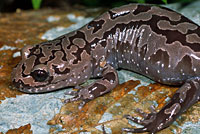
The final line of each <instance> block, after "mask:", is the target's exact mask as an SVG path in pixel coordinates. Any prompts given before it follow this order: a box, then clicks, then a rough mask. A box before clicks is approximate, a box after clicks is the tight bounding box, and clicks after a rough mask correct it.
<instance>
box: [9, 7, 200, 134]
mask: <svg viewBox="0 0 200 134" xmlns="http://www.w3.org/2000/svg"><path fill="white" fill-rule="evenodd" d="M118 68H123V69H128V70H131V71H134V72H137V73H140V74H142V75H145V76H147V77H149V78H151V79H152V80H154V81H157V82H160V83H163V84H167V85H181V88H180V89H179V90H178V91H177V92H176V93H175V95H174V96H173V98H172V99H171V100H170V101H169V102H168V104H167V105H165V106H164V107H163V108H162V109H161V110H160V111H159V112H156V111H155V110H154V109H153V108H151V110H152V113H150V114H146V113H143V112H142V111H141V110H138V112H140V113H142V115H143V116H144V119H143V120H138V119H136V118H134V117H131V116H129V115H126V116H125V117H126V118H127V119H130V120H133V121H134V122H136V123H138V124H141V125H143V126H144V127H143V128H139V129H133V128H124V129H123V131H127V132H149V133H152V134H153V133H156V132H157V131H160V130H162V129H164V128H166V127H168V126H169V125H170V124H171V123H172V122H173V121H174V120H175V119H176V118H177V117H178V116H180V115H181V114H182V113H183V112H184V111H186V110H187V109H188V108H189V107H190V106H191V105H193V104H194V103H196V102H197V101H199V100H200V77H199V76H200V27H199V26H198V25H196V24H195V23H193V22H192V21H190V20H189V19H187V18H186V17H184V16H182V15H181V14H178V13H176V12H174V11H172V10H169V9H167V8H161V7H156V6H152V5H138V4H130V5H126V6H122V7H120V8H115V9H112V10H110V11H108V12H106V13H104V14H103V15H101V16H100V17H98V18H96V19H95V20H93V21H92V22H90V23H89V24H87V25H85V26H84V27H82V28H80V29H78V30H76V31H73V32H71V33H69V34H66V35H63V36H61V37H58V38H57V39H55V40H52V41H48V42H43V43H41V44H37V45H34V46H26V47H25V48H23V49H22V60H21V62H20V63H19V64H18V65H17V66H16V67H15V68H14V69H13V73H12V81H13V83H14V85H15V86H16V87H17V88H18V89H19V90H20V91H23V92H28V93H41V92H48V91H52V90H57V89H59V88H63V87H68V86H78V85H80V84H81V83H83V82H85V81H86V80H87V79H89V78H93V77H99V79H98V80H97V81H96V82H94V83H92V84H91V85H88V86H87V87H80V88H79V91H77V92H75V91H73V92H68V94H71V95H74V98H72V99H68V100H66V102H72V101H76V100H80V99H81V100H82V103H81V104H80V108H81V107H82V106H83V105H84V104H85V103H86V102H88V101H90V100H92V99H95V98H96V97H98V96H100V95H103V94H105V93H107V92H109V91H111V90H112V89H113V88H114V87H116V85H117V84H118V76H117V72H116V69H118Z"/></svg>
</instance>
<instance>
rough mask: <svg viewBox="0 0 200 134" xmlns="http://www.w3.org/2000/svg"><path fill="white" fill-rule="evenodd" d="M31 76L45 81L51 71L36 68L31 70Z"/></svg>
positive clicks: (36, 79) (39, 80)
mask: <svg viewBox="0 0 200 134" xmlns="http://www.w3.org/2000/svg"><path fill="white" fill-rule="evenodd" d="M31 76H32V77H33V78H34V79H35V81H38V82H43V81H45V80H46V79H47V78H48V77H49V73H48V72H46V71H44V70H35V71H33V72H31Z"/></svg>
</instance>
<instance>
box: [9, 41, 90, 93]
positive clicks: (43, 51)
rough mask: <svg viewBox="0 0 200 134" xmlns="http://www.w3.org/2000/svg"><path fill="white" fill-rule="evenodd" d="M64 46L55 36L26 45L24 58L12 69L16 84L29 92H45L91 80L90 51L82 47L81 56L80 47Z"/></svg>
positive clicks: (20, 88) (23, 53) (22, 53)
mask: <svg viewBox="0 0 200 134" xmlns="http://www.w3.org/2000/svg"><path fill="white" fill-rule="evenodd" d="M63 46H64V45H63ZM63 46H62V45H61V43H59V42H58V40H55V41H51V42H45V43H41V44H38V45H35V46H29V45H28V46H26V47H24V48H23V49H22V51H21V56H22V60H21V61H20V62H19V63H18V65H17V66H16V67H15V68H14V69H13V72H12V81H13V84H14V85H15V87H17V88H18V89H19V90H20V91H23V92H27V93H41V92H48V91H52V90H57V89H59V88H63V87H68V86H76V85H78V84H81V83H83V82H84V81H85V80H87V79H88V78H89V77H90V76H91V72H92V71H91V62H90V55H89V54H87V53H86V52H85V51H82V53H81V54H79V60H77V57H76V56H77V55H78V51H77V49H78V47H76V46H71V47H70V48H68V49H67V48H63ZM66 46H67V44H65V47H66ZM76 52H77V53H76ZM79 53H80V52H79ZM80 59H81V60H80Z"/></svg>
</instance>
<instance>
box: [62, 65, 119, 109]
mask: <svg viewBox="0 0 200 134" xmlns="http://www.w3.org/2000/svg"><path fill="white" fill-rule="evenodd" d="M117 84H118V75H117V71H116V70H115V69H114V68H113V67H112V66H111V65H109V64H108V65H106V66H105V67H104V68H103V71H102V78H101V79H99V80H97V81H95V82H94V83H92V84H90V85H88V86H86V87H79V88H80V89H79V90H78V91H77V92H76V91H71V92H68V93H67V94H70V95H74V97H73V98H70V99H67V100H65V103H68V102H73V101H77V100H82V102H81V103H80V105H79V109H81V108H82V107H83V106H84V105H85V104H86V103H87V102H88V101H90V100H93V99H95V98H97V97H98V96H101V95H103V94H105V93H107V92H109V91H111V90H112V89H113V88H115V87H116V86H117Z"/></svg>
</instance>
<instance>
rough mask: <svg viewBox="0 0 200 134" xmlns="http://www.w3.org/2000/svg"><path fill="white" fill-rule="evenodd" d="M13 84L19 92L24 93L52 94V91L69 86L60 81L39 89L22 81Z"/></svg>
mask: <svg viewBox="0 0 200 134" xmlns="http://www.w3.org/2000/svg"><path fill="white" fill-rule="evenodd" d="M13 84H14V86H15V87H16V88H17V89H18V90H19V91H21V92H24V93H45V92H51V91H54V90H58V89H61V88H64V87H67V86H68V85H66V82H65V81H58V82H56V83H50V84H46V85H41V86H37V87H32V86H30V85H26V84H24V83H23V81H22V80H19V81H17V82H16V81H15V80H13ZM65 85H66V86H65Z"/></svg>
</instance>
